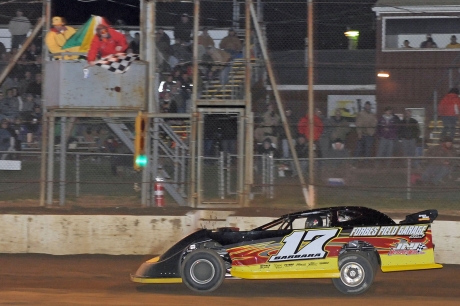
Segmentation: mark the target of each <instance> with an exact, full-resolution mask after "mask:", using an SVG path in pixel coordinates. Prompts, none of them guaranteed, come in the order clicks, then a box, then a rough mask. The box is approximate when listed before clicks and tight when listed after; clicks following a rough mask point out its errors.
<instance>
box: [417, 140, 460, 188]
mask: <svg viewBox="0 0 460 306" xmlns="http://www.w3.org/2000/svg"><path fill="white" fill-rule="evenodd" d="M452 142H453V139H452V138H451V137H449V136H445V137H444V138H443V139H442V140H441V144H439V145H436V146H433V147H430V148H429V149H428V151H427V152H426V154H425V156H427V157H442V158H439V159H430V160H428V166H427V168H426V169H425V171H424V172H423V174H422V183H423V184H426V183H432V184H434V185H439V184H441V182H442V180H443V179H444V178H445V177H446V176H447V175H448V174H449V173H450V171H451V169H452V160H451V159H449V158H450V157H454V153H453V152H452Z"/></svg>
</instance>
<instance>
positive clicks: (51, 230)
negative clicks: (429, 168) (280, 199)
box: [0, 210, 460, 264]
mask: <svg viewBox="0 0 460 306" xmlns="http://www.w3.org/2000/svg"><path fill="white" fill-rule="evenodd" d="M232 213H233V212H230V211H227V212H225V211H199V210H197V211H190V212H188V213H187V214H185V215H179V216H131V215H17V214H5V215H0V232H1V233H2V235H1V237H0V253H45V254H52V255H70V254H109V255H139V254H142V255H145V254H160V253H162V252H164V251H165V250H167V249H168V248H169V247H170V246H171V245H172V244H174V243H175V242H177V241H178V240H179V239H181V238H182V237H184V236H185V235H188V234H190V233H192V232H194V231H195V230H196V229H198V228H203V227H206V228H217V227H222V226H233V227H238V228H240V230H249V229H251V228H254V227H257V226H259V225H261V224H264V223H266V222H269V221H271V220H273V218H271V217H245V216H234V215H232ZM432 229H433V241H434V243H435V245H436V251H435V256H436V257H435V259H436V261H437V262H439V263H443V264H460V257H458V256H457V253H456V252H457V250H456V246H457V245H459V243H460V237H459V236H458V232H460V222H456V221H442V220H438V221H435V222H434V223H433V227H432Z"/></svg>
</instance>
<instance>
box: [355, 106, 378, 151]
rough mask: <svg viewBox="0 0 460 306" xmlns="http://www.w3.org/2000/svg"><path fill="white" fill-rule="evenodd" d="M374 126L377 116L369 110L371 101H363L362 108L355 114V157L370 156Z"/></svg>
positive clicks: (375, 125)
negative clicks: (356, 137)
mask: <svg viewBox="0 0 460 306" xmlns="http://www.w3.org/2000/svg"><path fill="white" fill-rule="evenodd" d="M376 127H377V117H376V116H375V114H374V113H372V111H371V103H370V102H369V101H367V102H366V103H364V110H362V111H361V112H359V113H358V115H356V133H357V134H358V143H357V145H356V152H355V156H356V157H360V156H364V157H370V156H371V149H372V145H373V144H374V135H375V130H376Z"/></svg>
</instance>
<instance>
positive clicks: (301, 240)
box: [268, 228, 340, 262]
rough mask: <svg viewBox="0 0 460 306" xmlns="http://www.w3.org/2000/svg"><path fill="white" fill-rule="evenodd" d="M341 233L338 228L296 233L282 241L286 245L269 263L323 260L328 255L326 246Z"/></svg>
mask: <svg viewBox="0 0 460 306" xmlns="http://www.w3.org/2000/svg"><path fill="white" fill-rule="evenodd" d="M339 232H340V229H338V228H333V229H322V230H302V231H294V232H292V233H291V234H290V235H288V236H286V237H284V238H283V240H281V243H283V244H284V245H283V246H282V248H281V249H280V250H279V251H278V253H277V254H276V255H272V256H271V257H270V259H269V260H268V261H269V262H279V261H289V260H309V259H323V258H325V257H326V256H327V254H328V252H327V251H326V250H325V249H324V248H325V246H326V244H327V243H328V242H329V241H330V240H331V239H333V238H335V237H337V235H338V234H339Z"/></svg>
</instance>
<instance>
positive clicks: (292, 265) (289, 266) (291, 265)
mask: <svg viewBox="0 0 460 306" xmlns="http://www.w3.org/2000/svg"><path fill="white" fill-rule="evenodd" d="M284 267H285V268H291V267H294V264H293V263H291V264H284Z"/></svg>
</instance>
